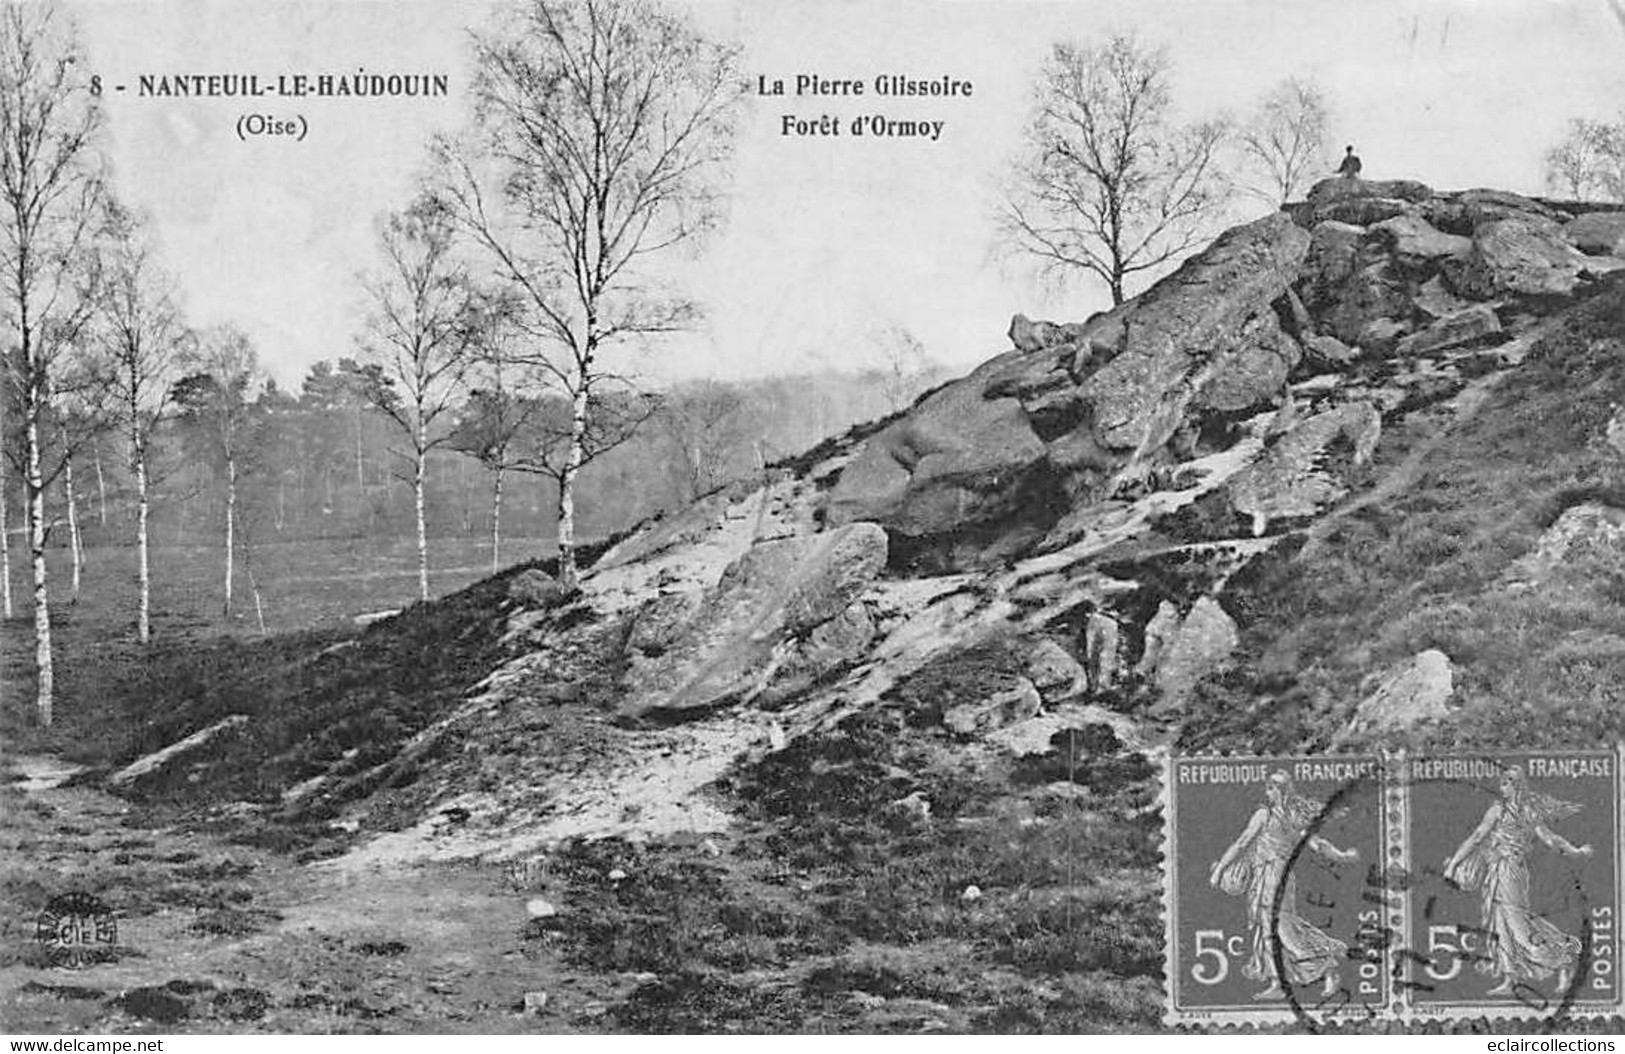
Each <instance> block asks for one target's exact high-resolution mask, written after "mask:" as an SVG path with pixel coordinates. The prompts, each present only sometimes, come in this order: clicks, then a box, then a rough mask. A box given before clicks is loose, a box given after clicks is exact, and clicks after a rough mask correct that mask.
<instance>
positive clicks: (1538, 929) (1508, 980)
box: [1444, 765, 1592, 995]
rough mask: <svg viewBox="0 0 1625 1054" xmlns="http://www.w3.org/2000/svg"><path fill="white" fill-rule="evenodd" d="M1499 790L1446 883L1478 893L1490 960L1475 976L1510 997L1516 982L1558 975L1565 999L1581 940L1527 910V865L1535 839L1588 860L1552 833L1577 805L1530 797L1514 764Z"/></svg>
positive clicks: (1586, 851)
mask: <svg viewBox="0 0 1625 1054" xmlns="http://www.w3.org/2000/svg"><path fill="white" fill-rule="evenodd" d="M1500 789H1501V795H1500V800H1499V801H1496V802H1494V803H1493V804H1491V805H1490V807H1489V809H1488V810H1487V811H1486V812H1485V813H1484V818H1483V819H1482V820H1480V821H1479V822H1478V826H1477V827H1476V828H1474V830H1473V833H1472V834H1470V835H1468V836H1467V840H1466V841H1464V842H1462V843H1461V846H1460V848H1458V849H1457V850H1456V851H1455V852H1454V853H1452V854H1450V858H1449V859H1447V860H1446V861H1445V862H1444V877H1445V878H1447V879H1449V880H1450V881H1451V882H1454V883H1456V884H1457V885H1458V886H1460V887H1462V888H1463V889H1466V890H1469V891H1476V892H1477V893H1478V894H1479V897H1480V903H1481V905H1482V912H1483V926H1484V930H1485V932H1486V933H1487V934H1488V935H1489V936H1488V941H1489V946H1488V949H1487V951H1488V952H1489V954H1488V956H1487V957H1486V958H1485V959H1484V960H1483V961H1481V962H1479V963H1478V971H1479V972H1480V973H1485V974H1495V975H1498V976H1499V977H1500V978H1501V983H1500V984H1498V985H1496V986H1495V987H1494V988H1491V989H1490V990H1489V993H1488V994H1490V995H1507V994H1509V993H1510V992H1511V991H1512V990H1513V988H1514V987H1515V986H1516V985H1518V984H1519V983H1525V984H1528V983H1533V982H1536V981H1544V980H1546V979H1547V978H1548V977H1551V976H1552V975H1554V974H1555V975H1556V976H1557V985H1556V990H1557V991H1559V992H1562V991H1565V990H1566V989H1567V988H1568V986H1569V981H1570V979H1571V978H1572V976H1573V970H1574V966H1575V963H1576V962H1577V961H1578V960H1579V957H1580V939H1579V938H1578V937H1574V936H1571V935H1569V934H1567V933H1564V932H1563V931H1562V930H1560V929H1558V928H1557V927H1556V926H1555V925H1553V924H1552V922H1551V921H1550V920H1548V919H1545V918H1542V917H1541V916H1539V915H1536V914H1535V913H1534V912H1533V911H1532V910H1530V900H1529V863H1528V859H1529V850H1530V849H1532V848H1533V847H1534V843H1535V840H1536V839H1539V840H1540V841H1541V842H1543V843H1545V844H1546V845H1547V846H1548V847H1550V848H1552V849H1554V850H1556V851H1557V852H1559V853H1563V854H1564V855H1566V856H1578V857H1589V856H1590V855H1591V852H1592V850H1591V846H1589V845H1582V846H1576V845H1574V844H1573V843H1571V842H1569V841H1568V839H1566V838H1564V837H1563V836H1562V835H1560V834H1558V833H1557V832H1555V831H1553V830H1552V828H1551V826H1550V825H1551V824H1553V823H1556V822H1557V821H1558V820H1561V819H1563V818H1564V817H1567V816H1572V815H1574V814H1575V813H1577V812H1579V811H1580V806H1578V805H1575V804H1573V803H1571V802H1566V801H1559V800H1558V799H1556V798H1553V797H1551V796H1550V795H1546V794H1542V793H1540V792H1539V791H1536V790H1532V789H1531V788H1530V787H1529V783H1528V780H1527V779H1526V778H1525V776H1524V772H1523V769H1522V768H1520V767H1519V766H1517V765H1513V766H1510V767H1508V768H1507V770H1506V771H1505V772H1504V773H1502V775H1501V788H1500Z"/></svg>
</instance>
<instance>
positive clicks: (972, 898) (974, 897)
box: [959, 886, 982, 904]
mask: <svg viewBox="0 0 1625 1054" xmlns="http://www.w3.org/2000/svg"><path fill="white" fill-rule="evenodd" d="M959 899H960V900H962V901H964V902H965V903H967V904H972V903H975V902H976V901H978V900H981V899H982V887H981V886H966V887H965V892H963V893H961V894H959Z"/></svg>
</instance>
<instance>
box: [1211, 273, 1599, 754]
mask: <svg viewBox="0 0 1625 1054" xmlns="http://www.w3.org/2000/svg"><path fill="white" fill-rule="evenodd" d="M1621 401H1625V282H1621V281H1619V280H1615V281H1614V282H1612V283H1611V284H1610V285H1609V287H1608V288H1607V289H1606V290H1605V291H1603V292H1601V293H1599V294H1598V295H1597V296H1596V297H1595V298H1594V299H1592V300H1590V301H1588V302H1587V303H1585V304H1583V305H1581V306H1579V307H1577V308H1575V309H1573V310H1572V311H1571V312H1570V313H1569V314H1568V315H1567V316H1566V317H1564V318H1563V319H1562V320H1561V322H1560V324H1559V325H1558V326H1557V328H1555V329H1554V330H1553V332H1551V333H1550V334H1549V335H1548V336H1547V337H1546V338H1545V339H1544V340H1542V341H1540V342H1539V343H1538V344H1536V346H1535V347H1534V349H1533V350H1532V353H1531V355H1530V357H1529V358H1528V360H1526V361H1525V362H1524V363H1523V365H1522V366H1521V367H1519V368H1517V369H1515V370H1513V371H1511V372H1510V373H1508V374H1507V375H1506V376H1505V377H1503V378H1501V380H1500V382H1499V383H1498V384H1496V385H1495V387H1494V388H1493V389H1492V390H1491V391H1490V392H1489V394H1488V396H1487V397H1486V399H1485V400H1484V401H1483V402H1482V404H1480V405H1479V406H1478V407H1477V408H1476V410H1475V411H1474V412H1472V413H1471V414H1470V415H1468V416H1462V415H1456V416H1448V415H1443V414H1435V415H1421V416H1417V417H1413V418H1410V419H1408V420H1406V421H1404V422H1403V423H1400V424H1398V425H1397V427H1393V428H1391V429H1390V430H1389V431H1388V432H1386V433H1385V435H1384V436H1383V441H1382V444H1381V446H1380V447H1379V448H1378V453H1377V456H1376V459H1375V462H1374V464H1373V465H1372V466H1371V467H1370V470H1369V479H1370V482H1371V483H1372V485H1374V486H1381V485H1382V481H1384V480H1393V481H1394V482H1397V483H1398V484H1399V485H1398V486H1392V485H1389V486H1385V487H1383V490H1382V491H1381V493H1382V494H1383V496H1382V497H1380V498H1379V499H1378V500H1374V501H1373V500H1370V492H1369V491H1367V492H1366V493H1364V494H1362V493H1360V492H1357V493H1356V494H1355V495H1353V496H1352V497H1351V498H1350V499H1349V501H1348V502H1346V503H1345V506H1346V509H1347V511H1346V514H1339V513H1337V512H1335V511H1334V512H1333V513H1332V514H1331V516H1330V517H1329V518H1327V519H1325V520H1323V521H1322V522H1321V523H1320V524H1319V525H1318V526H1317V527H1316V528H1314V529H1313V530H1311V531H1308V532H1305V533H1304V534H1300V536H1299V537H1297V538H1294V539H1290V540H1289V541H1287V542H1284V543H1282V544H1281V545H1278V546H1277V547H1276V548H1275V549H1274V550H1272V551H1271V552H1270V553H1268V554H1266V555H1265V556H1263V557H1261V558H1259V559H1257V560H1255V561H1254V562H1253V563H1252V564H1251V565H1250V566H1249V567H1248V568H1247V569H1246V570H1245V571H1243V572H1242V573H1241V574H1239V575H1237V576H1236V578H1235V579H1234V580H1233V581H1232V582H1231V584H1230V588H1229V589H1228V590H1227V592H1226V593H1225V594H1224V596H1223V598H1222V599H1223V602H1224V605H1225V608H1226V609H1227V610H1228V611H1230V612H1231V613H1232V614H1233V615H1234V616H1235V617H1236V619H1237V621H1238V622H1239V623H1240V624H1241V628H1242V650H1241V653H1240V655H1239V656H1238V657H1239V659H1240V661H1239V662H1238V664H1237V666H1236V669H1235V671H1234V672H1233V673H1232V674H1230V675H1228V676H1227V677H1225V678H1223V679H1222V680H1220V681H1218V682H1216V683H1209V684H1207V685H1205V686H1204V688H1203V692H1202V698H1201V705H1200V706H1199V707H1198V709H1197V710H1196V711H1195V712H1194V713H1192V714H1191V715H1190V717H1189V719H1188V721H1187V723H1186V725H1185V727H1184V731H1183V734H1182V737H1181V743H1182V744H1184V745H1185V746H1188V747H1192V748H1204V749H1208V748H1225V749H1235V750H1297V749H1306V748H1324V747H1325V746H1326V745H1327V743H1328V741H1329V740H1330V738H1331V736H1332V735H1333V734H1334V733H1335V732H1336V730H1337V729H1338V728H1340V727H1341V726H1342V724H1343V723H1344V722H1346V720H1347V718H1348V716H1349V715H1350V714H1351V712H1352V710H1353V707H1354V704H1355V703H1357V702H1358V700H1359V699H1360V698H1361V696H1362V694H1363V692H1362V690H1361V682H1362V679H1363V678H1364V677H1366V676H1367V675H1369V674H1371V673H1372V672H1374V671H1376V670H1379V669H1381V668H1383V667H1384V666H1386V665H1388V664H1390V663H1392V662H1394V661H1396V660H1400V659H1404V658H1407V657H1409V656H1410V655H1412V654H1414V653H1415V652H1417V651H1419V650H1421V649H1425V648H1438V649H1440V650H1441V651H1443V652H1445V653H1446V654H1447V655H1449V656H1450V658H1451V660H1452V661H1453V662H1454V663H1455V664H1456V665H1457V667H1458V675H1457V680H1456V694H1455V697H1454V699H1453V702H1454V703H1455V704H1457V705H1459V706H1460V712H1459V713H1458V714H1457V716H1456V720H1455V721H1453V722H1452V723H1449V724H1447V725H1444V726H1442V727H1440V728H1438V729H1435V730H1434V731H1432V732H1431V733H1429V734H1428V736H1427V739H1426V740H1425V742H1426V743H1427V744H1429V745H1435V746H1443V745H1448V744H1457V745H1471V744H1479V745H1486V746H1487V745H1497V746H1504V745H1506V744H1507V743H1513V742H1515V743H1519V744H1527V745H1532V746H1533V745H1539V744H1541V743H1546V742H1551V743H1556V742H1567V743H1575V742H1580V743H1586V742H1595V741H1599V740H1601V739H1603V738H1609V739H1612V738H1617V737H1618V736H1619V735H1620V734H1621V732H1622V731H1625V711H1622V710H1621V709H1620V708H1619V707H1618V705H1617V698H1618V686H1619V685H1620V684H1621V683H1625V553H1614V552H1607V551H1588V552H1585V553H1581V554H1577V555H1576V556H1575V558H1573V559H1571V560H1570V561H1568V562H1566V563H1565V565H1564V566H1562V567H1560V568H1559V569H1558V570H1557V571H1556V573H1555V574H1554V576H1553V577H1552V578H1551V579H1550V580H1549V581H1547V582H1546V583H1544V584H1543V585H1541V586H1540V587H1538V588H1535V589H1531V590H1524V591H1517V590H1510V589H1507V588H1505V587H1504V585H1502V584H1500V581H1499V580H1500V579H1501V578H1502V576H1503V575H1505V574H1506V573H1507V572H1508V570H1509V568H1510V567H1511V565H1512V564H1513V563H1514V561H1516V560H1517V559H1518V558H1520V557H1522V556H1524V555H1525V554H1526V553H1527V552H1528V551H1529V550H1530V549H1531V548H1532V547H1533V546H1534V545H1535V544H1536V542H1537V541H1538V540H1539V538H1540V535H1541V533H1542V531H1544V530H1545V529H1546V528H1547V527H1549V526H1550V525H1551V524H1552V523H1553V522H1554V521H1555V520H1556V519H1557V518H1558V517H1559V516H1560V515H1561V514H1562V513H1563V511H1564V510H1565V509H1567V508H1569V507H1571V506H1573V505H1575V504H1578V503H1581V502H1586V501H1600V502H1603V503H1609V504H1625V456H1622V455H1621V454H1620V453H1619V452H1617V451H1615V450H1613V449H1612V448H1610V447H1609V446H1608V445H1607V444H1606V442H1604V439H1603V436H1604V431H1605V428H1606V426H1607V423H1608V421H1609V419H1610V416H1611V415H1612V413H1613V412H1614V409H1615V408H1616V406H1617V405H1618V404H1619V403H1620V402H1621Z"/></svg>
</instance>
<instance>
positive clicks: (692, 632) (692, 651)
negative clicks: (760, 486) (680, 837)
mask: <svg viewBox="0 0 1625 1054" xmlns="http://www.w3.org/2000/svg"><path fill="white" fill-rule="evenodd" d="M885 563H886V535H885V532H884V531H882V530H881V529H880V528H879V527H876V526H875V525H874V524H870V523H854V524H849V525H847V526H845V527H841V528H838V529H836V530H832V531H829V532H826V533H824V534H819V535H813V536H810V537H803V538H788V539H782V540H778V541H771V542H763V543H761V544H759V545H756V546H754V547H753V548H751V549H750V550H749V551H748V552H746V553H745V555H744V556H742V557H740V558H739V559H738V560H736V561H734V562H733V563H732V564H730V565H729V566H728V568H727V569H726V570H725V571H724V572H723V573H722V577H721V579H720V580H719V581H718V582H717V584H716V585H715V586H713V587H712V588H710V589H709V590H707V591H706V592H705V595H704V596H703V597H701V598H699V599H698V600H697V601H696V602H694V606H693V612H692V614H690V615H688V616H687V617H686V618H680V617H679V618H673V617H672V616H673V613H674V612H676V611H677V610H679V609H680V605H686V604H687V603H688V602H687V601H682V602H679V601H668V600H664V599H662V600H656V601H654V603H653V605H651V608H653V607H654V606H656V605H662V604H665V605H668V606H669V609H667V610H662V611H660V612H659V613H658V614H656V613H651V611H650V609H645V611H644V612H643V613H642V614H640V616H639V618H638V620H637V623H635V624H634V630H633V633H632V636H631V640H632V641H633V647H632V648H630V649H629V651H628V656H627V657H628V671H627V675H626V677H625V682H624V683H625V686H626V689H627V691H626V695H625V698H624V701H623V702H622V704H621V707H620V712H621V714H622V716H628V717H635V716H640V715H643V714H646V713H649V712H650V711H655V710H670V711H684V710H704V709H709V708H712V707H716V706H720V705H722V704H724V703H727V702H732V701H746V700H749V699H751V698H754V697H755V696H756V695H757V694H758V693H760V692H761V691H762V690H763V689H765V688H766V687H768V685H769V683H770V682H771V680H772V678H773V675H774V674H775V673H776V672H777V671H778V667H779V666H780V664H781V663H783V662H784V660H785V657H784V656H783V655H782V654H781V652H782V650H783V649H784V647H785V646H786V645H788V644H790V643H791V642H794V641H802V640H805V641H806V643H807V648H808V650H807V651H804V652H803V653H802V654H803V658H802V667H803V668H802V670H801V671H800V672H803V673H804V672H805V667H806V666H808V665H811V666H813V667H817V666H820V665H823V664H828V663H830V662H833V661H838V660H839V658H841V657H850V654H846V655H844V656H837V655H836V654H834V653H836V652H839V651H841V649H842V648H843V647H845V648H848V649H850V648H861V646H862V644H866V643H867V637H866V636H865V635H864V632H863V628H862V616H861V615H857V614H854V613H853V612H852V605H853V603H854V601H856V600H857V599H858V597H859V595H861V594H862V593H863V591H864V590H865V589H866V588H867V587H868V585H869V584H870V583H871V582H872V581H874V579H875V577H876V576H877V575H879V573H880V571H881V569H882V568H883V567H884V566H885ZM841 619H845V620H846V622H845V623H844V624H842V625H840V626H838V627H836V628H831V629H827V630H826V631H825V633H823V634H822V635H817V634H818V631H819V630H820V629H821V628H824V627H826V626H828V625H829V624H830V623H832V622H836V621H837V620H841ZM646 621H647V622H650V623H652V624H653V625H652V626H645V627H643V628H641V629H640V628H638V627H639V626H641V625H642V624H643V623H645V622H646ZM651 644H654V647H653V648H651V647H650V645H651ZM640 648H641V650H639V649H640Z"/></svg>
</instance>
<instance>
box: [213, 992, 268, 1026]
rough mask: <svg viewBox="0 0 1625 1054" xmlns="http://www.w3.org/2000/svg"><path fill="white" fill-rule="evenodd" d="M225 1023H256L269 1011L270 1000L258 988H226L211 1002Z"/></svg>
mask: <svg viewBox="0 0 1625 1054" xmlns="http://www.w3.org/2000/svg"><path fill="white" fill-rule="evenodd" d="M211 1005H212V1006H213V1007H214V1012H215V1013H216V1014H219V1015H220V1016H221V1017H223V1018H225V1019H226V1020H227V1021H258V1020H259V1019H260V1018H262V1017H264V1016H265V1011H266V1010H268V1009H270V1006H271V1000H270V998H269V997H268V996H267V995H266V994H265V993H264V992H262V991H260V990H259V989H258V988H228V989H226V990H225V991H224V992H221V993H220V994H219V995H217V996H215V997H214V999H213V1000H212V1001H211Z"/></svg>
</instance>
